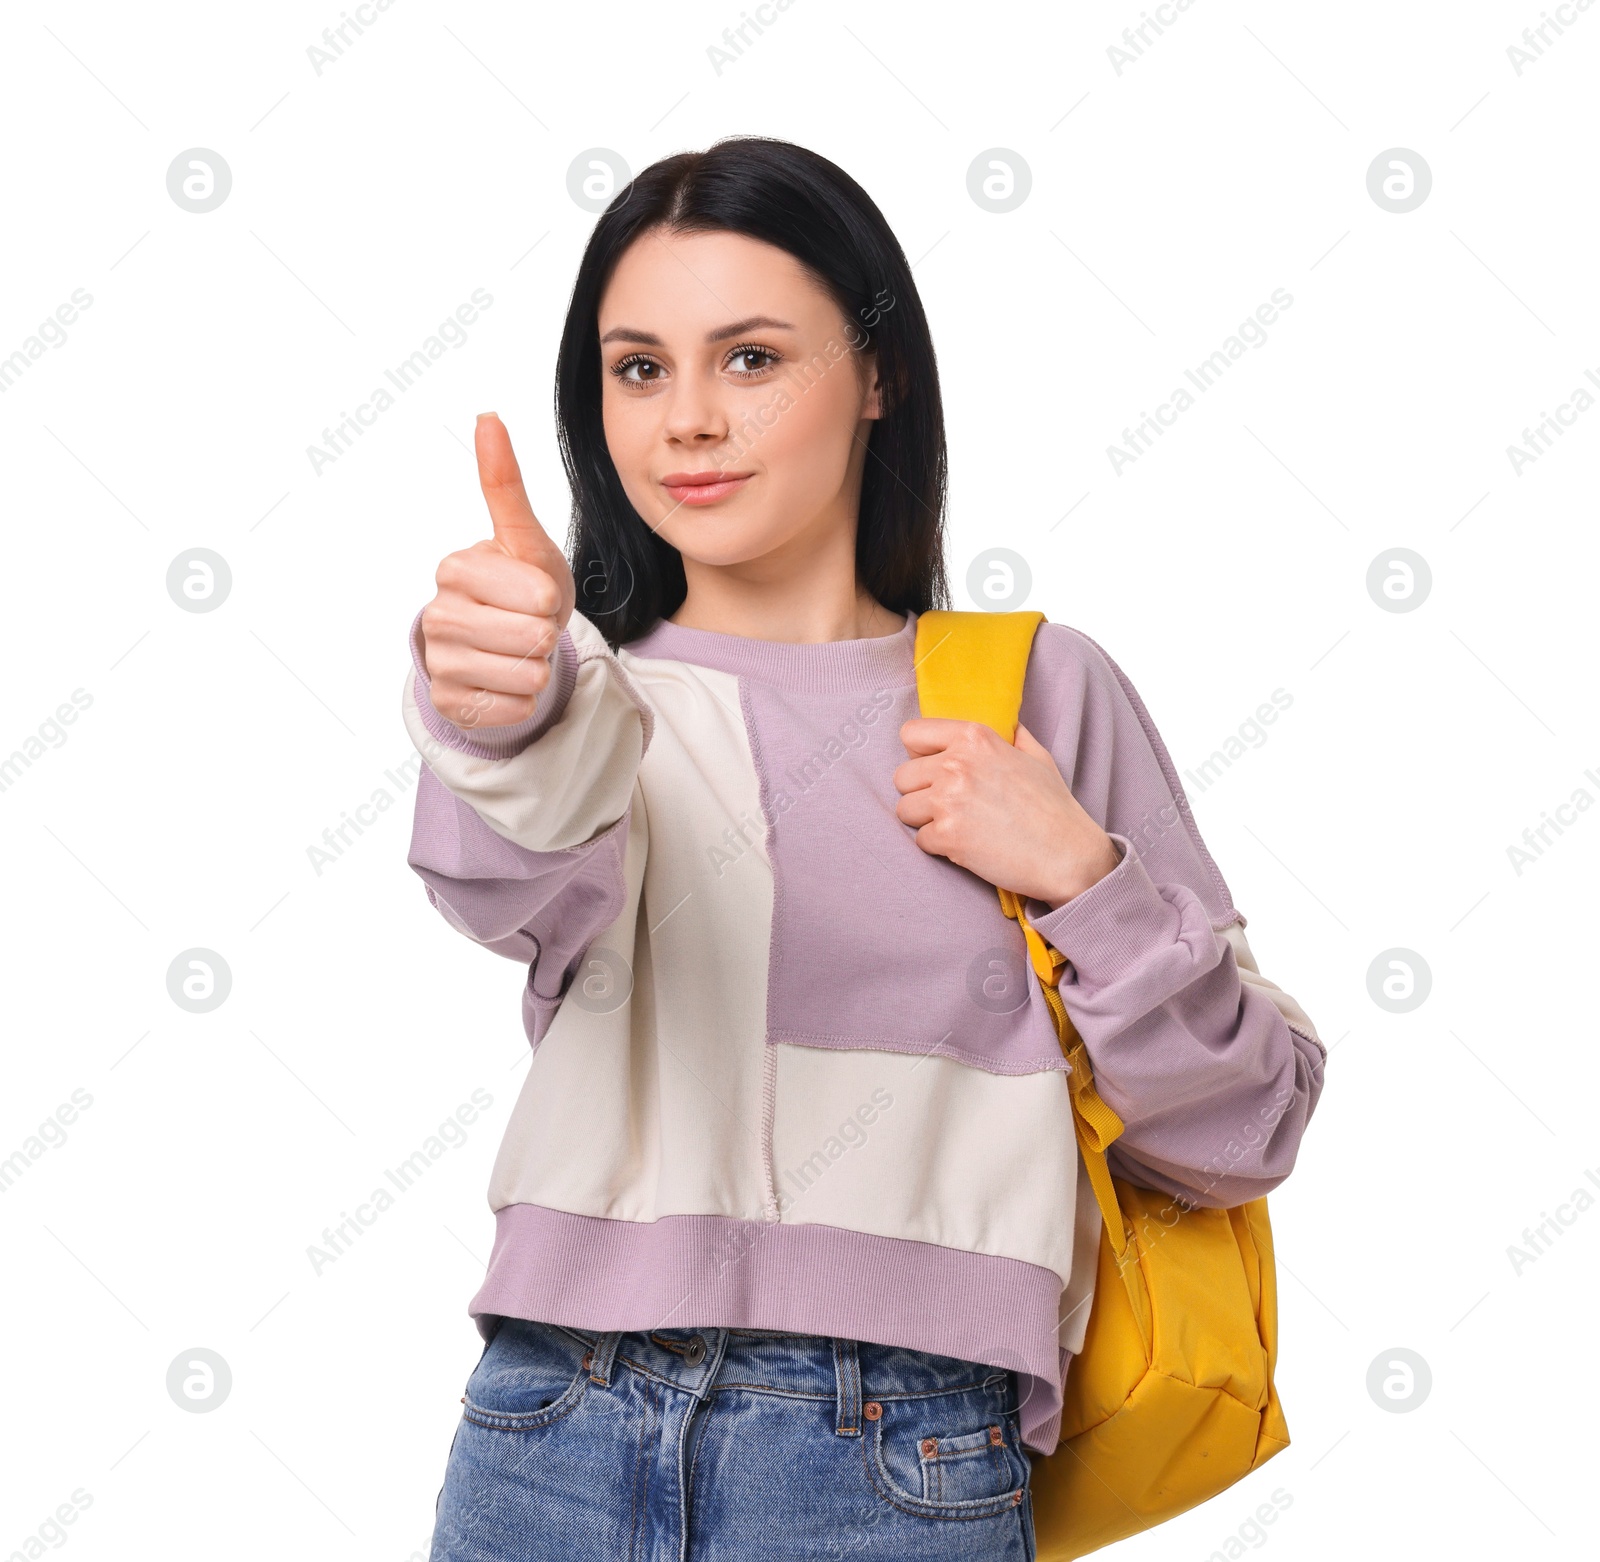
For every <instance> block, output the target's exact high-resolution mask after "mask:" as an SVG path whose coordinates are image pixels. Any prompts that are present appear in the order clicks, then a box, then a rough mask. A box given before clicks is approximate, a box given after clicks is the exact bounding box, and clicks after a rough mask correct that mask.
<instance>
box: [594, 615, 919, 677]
mask: <svg viewBox="0 0 1600 1562" xmlns="http://www.w3.org/2000/svg"><path fill="white" fill-rule="evenodd" d="M916 638H917V615H916V614H915V613H912V612H907V614H906V621H905V623H904V624H902V625H901V626H900V628H899V629H897V630H896V631H895V632H894V633H893V634H892V635H872V636H868V637H866V638H864V639H859V640H820V641H814V642H802V641H797V640H756V639H752V638H751V637H750V636H748V635H732V634H725V633H724V632H723V631H721V630H719V629H690V628H688V627H687V626H685V625H683V624H675V623H673V622H672V620H671V619H667V618H663V619H660V620H658V621H657V623H656V625H655V627H654V628H652V629H649V630H647V631H646V632H645V633H644V634H642V635H641V636H639V638H638V639H637V640H630V641H629V642H628V643H627V644H626V645H624V646H623V647H622V651H623V652H624V653H625V654H627V655H630V656H636V657H640V658H644V659H651V660H655V659H660V660H665V661H676V662H691V663H693V664H694V665H695V666H697V667H711V668H715V669H716V670H717V671H719V672H726V673H734V674H737V675H738V676H740V677H746V678H756V679H759V680H760V681H761V682H763V683H770V684H775V685H777V686H778V687H780V688H785V689H794V690H799V691H802V692H809V693H832V692H838V691H843V690H850V689H875V688H881V687H896V686H903V685H906V684H913V683H915V682H916V668H915V650H914V648H915V645H916Z"/></svg>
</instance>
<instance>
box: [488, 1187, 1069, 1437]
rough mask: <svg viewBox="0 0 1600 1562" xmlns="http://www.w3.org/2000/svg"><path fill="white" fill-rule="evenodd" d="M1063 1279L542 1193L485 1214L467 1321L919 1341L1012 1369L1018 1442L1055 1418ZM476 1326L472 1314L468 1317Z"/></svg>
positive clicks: (865, 1239) (928, 1252)
mask: <svg viewBox="0 0 1600 1562" xmlns="http://www.w3.org/2000/svg"><path fill="white" fill-rule="evenodd" d="M1060 1305H1061V1277H1060V1276H1059V1275H1058V1274H1056V1272H1055V1271H1054V1270H1051V1269H1045V1268H1042V1267H1040V1266H1039V1265H1036V1264H1028V1263H1023V1262H1022V1261H1021V1260H1020V1259H1014V1258H999V1257H995V1256H993V1255H991V1254H987V1253H969V1252H965V1251H963V1250H961V1249H959V1248H948V1247H938V1246H936V1245H934V1244H933V1243H929V1242H912V1241H907V1240H905V1239H902V1238H896V1237H879V1236H872V1235H870V1234H868V1233H866V1232H860V1231H848V1230H845V1229H844V1228H843V1227H840V1226H826V1225H818V1224H793V1225H791V1224H787V1223H783V1222H778V1221H759V1220H737V1219H734V1218H733V1217H732V1216H727V1215H664V1216H662V1217H661V1219H659V1220H654V1221H634V1220H606V1219H602V1218H600V1217H598V1216H594V1215H573V1214H569V1213H567V1212H566V1211H564V1210H554V1209H546V1208H545V1207H544V1206H542V1205H539V1204H508V1205H506V1206H504V1207H503V1208H501V1209H500V1210H498V1211H496V1213H495V1239H494V1251H493V1252H492V1254H491V1255H490V1258H489V1272H488V1274H487V1276H486V1277H485V1279H484V1282H483V1285H482V1286H481V1287H480V1288H479V1290H478V1294H477V1295H476V1296H474V1297H473V1298H472V1300H471V1302H470V1303H468V1307H467V1311H468V1313H469V1314H470V1315H471V1317H472V1318H473V1319H474V1320H478V1319H481V1318H484V1317H486V1316H487V1315H489V1314H500V1315H503V1316H506V1317H511V1318H528V1319H532V1320H535V1321H537V1322H541V1323H564V1324H568V1325H570V1326H571V1327H572V1328H576V1329H591V1330H607V1329H623V1330H628V1331H633V1330H644V1329H681V1328H718V1329H721V1328H753V1329H782V1330H785V1331H787V1332H790V1333H795V1334H826V1335H837V1336H840V1337H842V1338H845V1339H854V1340H866V1341H869V1342H871V1343H873V1344H878V1345H898V1346H902V1347H904V1348H906V1349H908V1350H922V1351H931V1352H933V1353H934V1354H936V1355H941V1356H954V1357H957V1358H958V1359H960V1360H962V1361H976V1362H980V1363H983V1364H985V1365H990V1366H995V1367H999V1368H1004V1369H1008V1370H1010V1371H1014V1372H1016V1373H1017V1375H1018V1388H1019V1400H1020V1404H1021V1418H1020V1422H1021V1429H1022V1437H1023V1441H1024V1442H1025V1443H1027V1444H1028V1446H1029V1447H1030V1448H1032V1449H1034V1450H1035V1451H1036V1452H1038V1453H1041V1454H1048V1453H1051V1452H1053V1451H1054V1450H1055V1446H1056V1443H1057V1441H1058V1439H1059V1437H1060V1431H1061V1386H1062V1382H1063V1373H1064V1367H1065V1363H1066V1361H1067V1360H1068V1359H1070V1358H1068V1357H1067V1356H1066V1355H1065V1354H1064V1353H1063V1352H1062V1351H1061V1350H1060V1348H1059V1346H1058V1345H1057V1340H1058V1337H1059V1334H1058V1331H1059V1327H1060V1318H1059V1311H1060ZM479 1328H480V1331H482V1329H483V1325H482V1324H481V1323H480V1324H479Z"/></svg>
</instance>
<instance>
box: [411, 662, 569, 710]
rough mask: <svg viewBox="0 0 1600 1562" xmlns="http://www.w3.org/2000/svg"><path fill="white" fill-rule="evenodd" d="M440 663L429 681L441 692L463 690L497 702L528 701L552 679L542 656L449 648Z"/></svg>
mask: <svg viewBox="0 0 1600 1562" xmlns="http://www.w3.org/2000/svg"><path fill="white" fill-rule="evenodd" d="M441 661H442V665H441V666H440V668H439V672H438V673H437V674H436V675H435V676H434V679H433V681H434V683H435V685H436V686H438V687H439V688H440V690H441V692H454V691H458V690H461V689H467V690H470V691H472V692H473V693H474V694H478V695H484V694H486V695H489V696H491V697H493V698H499V699H505V698H528V697H530V696H537V695H538V694H539V692H540V691H541V690H542V689H543V688H544V686H545V685H546V684H547V683H548V682H549V681H550V678H551V676H552V669H551V666H550V663H549V662H548V661H547V660H546V659H545V658H544V657H542V656H501V655H499V654H498V653H497V652H493V651H474V650H467V651H462V650H459V649H454V648H452V651H451V653H450V654H449V655H447V656H445V657H443V658H442V659H441ZM450 719H451V720H452V721H454V720H455V717H453V716H452V717H451V718H450Z"/></svg>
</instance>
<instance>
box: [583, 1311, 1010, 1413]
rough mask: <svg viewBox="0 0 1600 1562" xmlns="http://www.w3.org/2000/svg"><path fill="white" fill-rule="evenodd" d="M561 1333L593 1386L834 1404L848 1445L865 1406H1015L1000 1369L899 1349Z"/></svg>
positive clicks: (736, 1337)
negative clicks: (967, 1401)
mask: <svg viewBox="0 0 1600 1562" xmlns="http://www.w3.org/2000/svg"><path fill="white" fill-rule="evenodd" d="M556 1327H559V1328H561V1329H563V1330H564V1331H565V1332H566V1333H567V1334H569V1335H571V1336H572V1337H573V1338H575V1339H578V1340H582V1341H583V1342H584V1344H585V1345H587V1346H588V1347H589V1348H590V1374H589V1375H590V1377H591V1379H592V1380H593V1381H594V1382H596V1383H600V1384H606V1383H610V1382H611V1381H612V1380H613V1379H614V1378H615V1376H616V1375H617V1373H618V1372H621V1371H633V1372H643V1373H646V1374H648V1375H649V1376H651V1377H652V1378H654V1379H656V1380H658V1381H660V1382H664V1383H669V1384H671V1385H673V1386H674V1387H676V1388H679V1389H681V1390H683V1391H684V1392H685V1393H688V1394H692V1395H694V1396H695V1397H696V1398H704V1397H705V1396H706V1395H708V1394H710V1393H711V1392H712V1391H713V1390H715V1389H718V1388H733V1387H738V1388H743V1389H748V1390H752V1391H755V1392H763V1391H764V1392H768V1393H778V1394H786V1395H791V1396H798V1397H803V1398H816V1399H832V1400H834V1401H835V1402H836V1405H837V1423H836V1424H837V1430H838V1431H839V1433H840V1434H841V1435H842V1436H857V1435H859V1434H860V1429H861V1417H862V1414H863V1406H864V1405H865V1404H866V1402H867V1401H869V1400H885V1399H905V1398H914V1397H918V1396H920V1395H926V1394H943V1393H950V1392H952V1391H955V1390H959V1389H965V1388H982V1387H989V1388H991V1389H992V1388H995V1387H997V1386H999V1387H1003V1388H1004V1390H1005V1399H1006V1402H1007V1404H1008V1405H1010V1406H1014V1405H1015V1403H1016V1399H1015V1395H1016V1388H1017V1384H1016V1379H1015V1375H1014V1374H1012V1373H1010V1372H1008V1371H1007V1370H1006V1369H1004V1368H1001V1367H994V1366H986V1365H984V1364H982V1363H980V1362H972V1361H962V1360H959V1359H957V1358H956V1357H953V1356H939V1355H934V1354H931V1353H928V1352H925V1351H917V1350H910V1349H906V1348H903V1347H900V1346H893V1345H878V1344H874V1343H871V1342H869V1341H858V1340H849V1339H843V1338H839V1337H836V1336H832V1335H821V1334H796V1333H790V1332H787V1331H783V1330H773V1329H748V1328H701V1329H683V1328H679V1329H647V1330H636V1331H624V1330H610V1331H605V1332H601V1331H597V1330H593V1329H582V1328H575V1327H573V1326H571V1325H567V1324H561V1325H556ZM866 1413H867V1414H869V1415H870V1414H871V1412H870V1411H868V1412H866Z"/></svg>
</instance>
